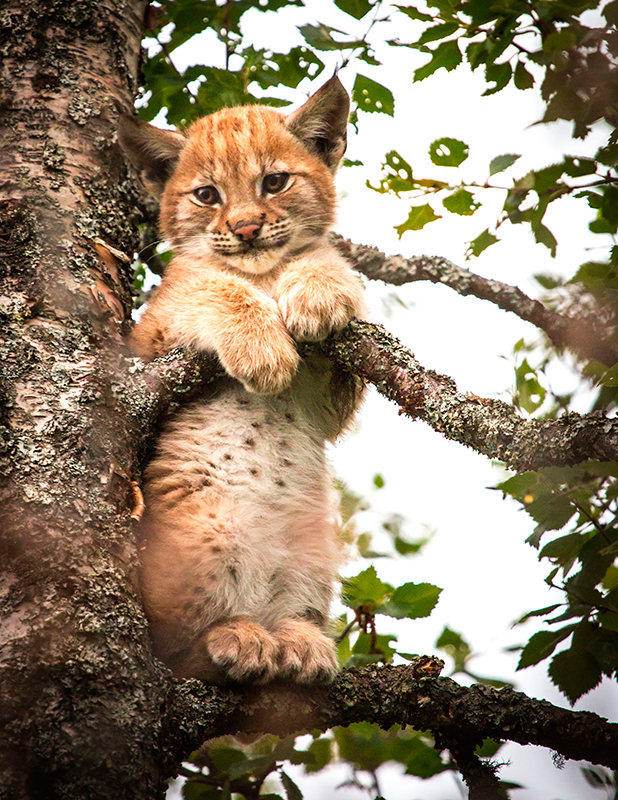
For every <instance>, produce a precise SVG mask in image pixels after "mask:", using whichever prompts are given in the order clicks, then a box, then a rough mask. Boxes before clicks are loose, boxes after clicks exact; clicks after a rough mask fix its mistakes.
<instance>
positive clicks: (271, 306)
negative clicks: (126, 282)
mask: <svg viewBox="0 0 618 800" xmlns="http://www.w3.org/2000/svg"><path fill="white" fill-rule="evenodd" d="M347 111H348V100H347V95H345V92H344V90H343V88H342V87H341V84H340V83H339V81H338V80H337V79H336V78H335V79H331V81H329V82H328V83H327V84H326V85H325V86H324V87H323V88H322V89H321V90H320V91H319V92H318V93H317V94H316V95H314V96H313V97H312V98H310V99H309V101H308V102H307V103H306V104H305V106H303V107H302V108H301V109H299V110H298V111H296V112H295V113H294V114H292V115H290V116H289V117H287V118H286V117H284V116H283V115H281V114H279V113H278V112H277V111H274V110H273V109H269V108H265V107H261V106H249V107H243V108H235V109H227V110H224V111H220V112H218V113H216V114H213V115H212V116H210V117H206V118H204V119H202V120H199V121H198V122H196V123H195V124H194V125H193V126H192V127H191V128H189V129H188V131H187V132H186V134H185V135H184V136H181V135H180V134H178V133H171V132H164V131H156V129H153V128H152V127H151V126H146V125H145V124H144V123H136V122H133V121H130V120H126V119H125V121H124V122H123V123H122V126H121V130H120V133H121V140H122V142H123V146H124V147H125V149H126V151H127V153H128V155H129V157H130V158H131V159H132V161H133V162H134V164H135V165H136V166H138V167H139V168H140V169H141V170H142V174H143V175H144V178H145V180H146V181H147V182H148V183H149V185H150V186H151V187H154V188H156V187H157V186H161V187H164V189H163V193H162V198H161V230H162V233H163V234H164V235H165V236H166V237H167V238H168V239H169V240H170V241H171V243H172V246H173V248H174V251H175V256H174V258H173V259H172V261H171V263H170V265H169V267H168V269H167V271H166V274H165V277H164V279H163V281H162V283H161V286H160V287H159V288H158V289H157V291H156V293H155V294H154V296H153V298H152V300H151V301H150V302H149V304H148V308H147V310H146V311H145V313H144V314H143V316H142V318H141V320H140V322H139V323H138V325H137V327H136V329H135V333H134V336H133V344H134V346H135V348H136V350H137V352H138V353H139V354H140V355H142V356H143V357H144V358H147V359H151V358H155V357H157V356H160V355H163V354H164V353H166V352H167V351H169V350H170V349H171V348H173V347H176V346H178V345H183V346H186V347H190V348H191V347H192V348H197V349H200V350H207V351H214V352H215V353H216V354H217V355H218V357H219V359H220V361H221V363H222V364H223V366H224V368H225V370H226V371H227V373H228V374H229V376H230V378H226V379H222V380H221V382H220V384H219V385H218V387H217V389H216V391H215V393H214V397H212V398H210V399H208V400H203V401H199V402H195V403H193V404H191V405H189V406H187V407H186V408H184V409H182V410H181V411H180V412H179V413H178V414H176V416H175V417H174V418H173V419H172V420H171V421H170V422H169V423H168V424H167V425H166V427H165V429H164V430H163V432H162V434H161V437H160V440H159V443H158V447H157V451H156V454H155V456H154V458H153V459H152V461H151V462H150V464H149V465H148V467H147V469H146V472H145V483H144V487H143V488H144V497H145V502H146V509H147V511H146V515H145V518H144V521H143V532H144V544H143V548H142V565H141V583H142V588H143V594H144V602H145V605H146V610H147V613H148V616H149V619H150V623H151V627H152V633H153V639H154V646H155V652H156V654H157V655H158V656H159V657H160V658H161V659H162V660H164V661H165V662H166V663H167V664H169V665H170V667H171V668H172V669H173V670H174V671H175V672H176V673H177V674H178V675H181V676H185V677H189V676H191V677H198V678H201V679H203V680H206V681H209V682H214V683H221V682H224V681H226V680H229V679H232V680H238V681H247V680H252V681H267V680H271V679H273V678H274V677H277V676H279V677H285V678H292V679H294V680H297V681H302V682H312V681H320V680H330V679H332V677H333V675H334V674H335V672H336V669H337V664H336V658H335V647H334V643H333V641H332V640H331V639H330V638H328V637H327V636H326V635H325V633H324V632H323V628H324V624H325V621H326V619H327V616H328V612H329V606H330V603H331V599H332V592H333V584H334V581H335V579H336V574H337V567H338V564H339V558H340V552H339V546H338V544H337V540H336V533H335V518H336V503H335V499H334V497H333V491H332V488H331V485H332V482H331V477H330V475H329V471H328V467H327V464H326V460H325V456H324V445H325V442H326V441H327V440H333V439H335V438H336V437H337V436H338V435H339V433H340V432H341V429H342V427H343V426H344V425H345V424H347V422H348V421H349V419H350V418H351V414H352V413H353V411H354V407H355V405H357V403H358V400H359V398H360V391H358V386H357V384H356V383H355V382H354V380H352V379H350V378H347V379H346V380H344V381H343V382H341V381H340V382H339V383H338V381H337V380H334V379H333V375H332V374H331V372H332V364H331V363H330V362H329V361H328V360H327V359H325V358H319V357H314V358H312V359H308V360H305V361H301V360H300V359H299V356H298V353H297V350H296V346H295V341H303V340H318V339H321V338H324V337H325V336H327V335H328V334H329V333H330V332H331V331H333V330H338V329H340V328H342V327H344V326H345V325H346V324H347V323H348V321H349V320H350V319H351V318H352V317H353V316H358V315H359V314H362V313H363V299H362V288H361V284H360V281H359V279H358V277H357V276H356V275H355V274H354V273H353V272H352V270H351V269H350V267H349V265H348V264H347V263H346V262H345V261H344V260H343V259H342V258H341V257H340V256H339V255H338V254H337V253H336V252H335V251H334V250H333V249H332V248H331V247H330V246H329V244H328V241H327V238H326V237H327V233H328V231H329V229H330V227H331V225H332V222H333V218H334V206H335V191H334V186H333V179H332V173H333V172H334V171H335V169H336V167H337V165H338V162H339V160H340V158H341V155H342V154H343V150H344V146H345V125H346V122H347ZM273 174H274V175H277V174H279V175H281V174H288V175H289V179H288V181H287V183H286V184H285V186H284V188H283V189H281V190H278V191H276V192H268V191H266V190H265V188H264V187H265V186H266V184H265V183H264V179H265V177H266V176H269V175H270V176H272V175H273ZM199 187H214V188H216V190H217V192H218V199H219V202H216V203H212V204H210V203H203V202H201V201H200V198H199V197H198V196H196V194H195V193H194V191H195V189H198V188H199ZM238 231H240V233H238ZM335 377H336V376H335ZM342 398H344V399H343V400H342ZM350 398H352V402H350Z"/></svg>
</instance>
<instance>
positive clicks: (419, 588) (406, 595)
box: [376, 583, 442, 619]
mask: <svg viewBox="0 0 618 800" xmlns="http://www.w3.org/2000/svg"><path fill="white" fill-rule="evenodd" d="M441 592H442V589H440V588H439V587H437V586H433V584H431V583H418V584H417V583H404V584H403V585H402V586H399V587H397V589H395V591H394V592H393V594H392V595H391V597H390V599H389V600H388V601H387V602H386V603H384V604H382V605H380V606H378V607H377V608H376V614H386V615H387V616H389V617H395V619H404V618H407V619H416V618H418V617H428V616H429V615H430V614H431V612H432V611H433V609H434V608H435V606H436V603H437V602H438V598H439V597H440V593H441Z"/></svg>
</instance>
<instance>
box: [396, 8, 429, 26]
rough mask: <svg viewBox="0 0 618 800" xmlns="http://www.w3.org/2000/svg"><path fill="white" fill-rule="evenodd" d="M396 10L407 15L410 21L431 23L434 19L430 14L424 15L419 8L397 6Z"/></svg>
mask: <svg viewBox="0 0 618 800" xmlns="http://www.w3.org/2000/svg"><path fill="white" fill-rule="evenodd" d="M395 8H397V9H399V11H401V12H402V14H405V15H406V17H409V18H410V19H414V20H418V21H419V22H431V21H432V20H433V17H432V16H431V15H430V14H424V13H423V12H422V11H419V10H418V9H417V8H413V7H411V6H397V5H396V6H395Z"/></svg>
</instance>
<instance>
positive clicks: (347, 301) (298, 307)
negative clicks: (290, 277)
mask: <svg viewBox="0 0 618 800" xmlns="http://www.w3.org/2000/svg"><path fill="white" fill-rule="evenodd" d="M278 305H279V310H280V312H281V316H282V318H283V321H284V323H285V327H286V328H287V329H288V331H289V332H290V333H291V334H292V336H293V337H294V339H296V341H309V342H315V341H319V340H321V339H325V338H326V337H327V336H328V334H329V333H332V332H333V331H339V330H341V329H342V328H345V326H346V325H347V324H348V322H349V321H350V320H351V319H352V317H354V316H356V315H357V314H358V313H359V311H360V309H361V307H362V298H361V292H360V287H359V285H358V282H357V281H356V280H353V281H351V282H349V284H348V283H346V285H341V284H340V283H338V282H333V283H332V284H331V283H329V282H326V281H310V282H297V283H295V284H292V285H290V286H286V287H285V288H284V289H283V291H282V292H281V294H280V296H279V300H278Z"/></svg>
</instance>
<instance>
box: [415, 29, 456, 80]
mask: <svg viewBox="0 0 618 800" xmlns="http://www.w3.org/2000/svg"><path fill="white" fill-rule="evenodd" d="M459 64H461V52H460V50H459V46H458V44H457V41H456V40H454V39H453V40H451V41H450V42H442V44H439V45H438V46H437V47H436V49H435V50H432V51H431V61H430V62H429V63H428V64H425V65H424V66H422V67H419V68H418V69H417V70H416V71H415V72H414V82H415V83H416V82H417V81H422V80H425V78H428V77H429V76H430V75H433V73H434V72H436V71H437V70H439V69H445V70H446V71H447V72H451V70H454V69H455V67H457V66H458V65H459Z"/></svg>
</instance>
